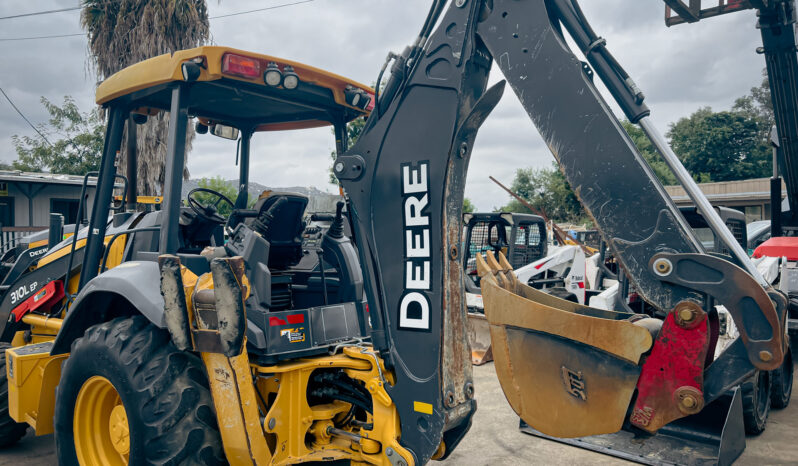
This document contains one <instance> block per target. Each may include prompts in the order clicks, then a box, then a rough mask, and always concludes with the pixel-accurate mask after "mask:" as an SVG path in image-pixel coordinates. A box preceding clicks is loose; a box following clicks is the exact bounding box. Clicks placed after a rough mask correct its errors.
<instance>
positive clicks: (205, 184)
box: [192, 176, 257, 217]
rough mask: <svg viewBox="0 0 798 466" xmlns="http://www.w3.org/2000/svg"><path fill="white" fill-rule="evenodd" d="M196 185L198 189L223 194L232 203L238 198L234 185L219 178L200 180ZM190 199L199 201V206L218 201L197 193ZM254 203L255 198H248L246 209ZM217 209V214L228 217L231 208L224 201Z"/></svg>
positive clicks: (210, 196) (212, 196)
mask: <svg viewBox="0 0 798 466" xmlns="http://www.w3.org/2000/svg"><path fill="white" fill-rule="evenodd" d="M197 184H198V185H199V187H200V188H205V189H212V190H214V191H216V192H219V193H221V194H224V195H225V196H227V198H228V199H230V200H231V201H233V202H235V201H236V198H237V197H238V191H237V190H236V187H235V185H234V184H233V183H230V182H228V181H226V180H225V179H224V178H222V177H221V176H214V177H213V178H208V177H205V178H200V179H199V180H198V181H197ZM192 197H193V198H194V199H196V200H197V201H199V203H200V204H213V203H215V202H216V201H217V200H218V198H217V197H216V196H214V195H212V194H208V193H197V194H195V195H194V196H192ZM256 201H257V199H256V198H253V197H252V196H249V197H248V198H247V207H248V208H250V207H252V206H253V205H255V202H256ZM217 209H218V211H219V213H220V214H221V215H224V216H225V217H226V216H228V215H230V212H232V208H231V207H230V205H229V204H228V203H226V202H224V201H222V202H220V203H219V205H218V207H217Z"/></svg>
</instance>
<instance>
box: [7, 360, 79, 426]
mask: <svg viewBox="0 0 798 466" xmlns="http://www.w3.org/2000/svg"><path fill="white" fill-rule="evenodd" d="M21 348H26V347H25V346H22V347H19V348H9V349H7V350H6V358H7V364H6V370H7V371H8V412H9V415H10V416H11V418H12V419H14V420H15V421H17V422H24V423H27V424H29V425H30V426H31V427H32V428H33V429H34V431H35V432H36V435H47V434H51V433H53V413H54V407H55V387H56V386H57V385H58V380H59V379H60V378H61V363H62V362H63V361H64V359H66V357H67V356H68V355H66V354H61V355H58V356H50V353H34V354H19V350H20V349H21Z"/></svg>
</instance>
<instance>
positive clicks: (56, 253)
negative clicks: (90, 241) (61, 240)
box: [36, 238, 86, 267]
mask: <svg viewBox="0 0 798 466" xmlns="http://www.w3.org/2000/svg"><path fill="white" fill-rule="evenodd" d="M83 246H86V238H83V239H78V241H77V243H76V244H75V251H77V250H78V249H80V248H82V247H83ZM70 251H72V243H69V244H67V245H65V246H63V247H61V248H59V249H53V250H50V251H47V255H45V256H44V257H42V258H41V259H39V263H38V264H37V265H36V266H37V267H44V266H45V265H47V264H49V263H50V262H55V261H57V260H58V259H60V258H62V257H64V256H66V255H67V254H69V252H70Z"/></svg>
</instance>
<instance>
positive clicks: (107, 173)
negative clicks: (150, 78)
mask: <svg viewBox="0 0 798 466" xmlns="http://www.w3.org/2000/svg"><path fill="white" fill-rule="evenodd" d="M127 113H128V111H127V108H124V107H111V109H110V112H109V115H108V129H107V130H106V134H105V147H104V148H103V156H102V160H101V161H100V173H99V175H98V177H97V191H96V193H95V196H94V205H93V206H92V209H91V220H90V221H89V231H88V240H87V241H86V255H85V257H84V258H83V267H82V272H81V274H80V286H79V287H78V289H83V286H84V285H85V284H86V283H88V282H89V280H91V279H92V278H94V277H96V276H97V272H98V269H99V268H100V259H101V258H102V255H103V239H104V238H105V228H106V226H107V225H108V214H109V212H110V209H111V202H112V200H113V199H112V197H113V194H114V185H115V184H116V153H117V151H119V147H120V145H121V144H122V130H123V129H124V127H125V121H126V120H127ZM76 228H77V227H76ZM76 234H77V230H76Z"/></svg>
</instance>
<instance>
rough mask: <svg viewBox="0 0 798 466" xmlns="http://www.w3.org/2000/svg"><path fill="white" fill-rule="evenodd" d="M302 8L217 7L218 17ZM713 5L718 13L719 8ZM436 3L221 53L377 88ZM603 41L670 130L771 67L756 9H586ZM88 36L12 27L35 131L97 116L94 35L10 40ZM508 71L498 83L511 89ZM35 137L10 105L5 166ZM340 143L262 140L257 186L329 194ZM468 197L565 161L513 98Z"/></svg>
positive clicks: (220, 28) (346, 11) (10, 85)
mask: <svg viewBox="0 0 798 466" xmlns="http://www.w3.org/2000/svg"><path fill="white" fill-rule="evenodd" d="M78 1H79V0H36V1H30V0H2V2H0V17H2V16H9V15H15V14H21V13H28V12H33V11H41V10H49V9H58V8H66V7H72V6H76V5H77V4H78ZM296 1H298V0H222V1H221V2H217V1H216V0H209V1H208V8H209V12H210V14H209V16H211V17H213V16H218V15H224V14H229V13H235V12H241V11H247V10H252V9H257V8H263V7H267V6H272V5H280V4H286V3H294V2H296ZM704 3H706V4H709V3H710V2H709V1H705V2H704ZM429 4H430V0H313V1H310V2H308V3H304V4H298V5H293V6H286V7H284V8H278V9H274V10H269V11H263V12H256V13H250V14H244V15H239V16H232V17H228V18H218V19H211V21H210V24H211V34H212V38H213V42H214V43H215V44H217V45H226V46H231V47H237V48H241V49H245V50H252V51H255V52H261V53H267V54H270V55H275V56H278V57H284V58H289V59H292V60H297V61H301V62H305V63H308V64H312V65H314V66H317V67H320V68H324V69H327V70H330V71H333V72H335V73H339V74H342V75H344V76H347V77H350V78H352V79H355V80H357V81H360V82H363V83H366V84H368V83H372V82H374V81H375V79H376V76H377V73H378V71H379V68H380V66H381V65H382V62H383V60H384V58H385V56H386V54H387V52H388V51H389V50H393V51H397V52H399V51H401V50H402V49H403V48H404V46H405V45H406V44H407V43H409V42H410V41H412V39H413V38H414V37H415V35H416V33H417V32H418V29H419V27H420V25H421V22H422V21H423V20H424V16H425V15H426V12H427V9H428V7H429ZM581 5H582V8H583V10H584V11H585V14H586V16H587V17H588V19H589V20H590V22H591V24H592V26H593V28H594V29H595V30H596V33H597V34H599V35H600V36H603V37H605V38H606V39H607V42H608V47H609V49H610V50H611V51H612V52H613V54H614V55H615V56H616V58H617V59H618V61H619V62H620V63H621V64H622V65H623V66H624V67H625V68H626V70H627V71H628V72H629V74H630V75H631V76H632V77H634V79H635V80H636V81H637V83H638V85H639V86H640V87H641V88H642V89H643V91H644V92H645V94H646V96H647V103H648V105H649V107H650V108H651V109H652V117H653V120H654V121H655V122H656V124H657V125H658V126H659V128H660V130H662V131H663V132H664V131H667V129H668V125H669V124H670V123H672V122H674V121H676V120H678V119H679V118H680V117H683V116H687V115H689V114H690V113H691V112H693V111H695V110H696V109H698V108H699V107H703V106H710V107H712V108H713V109H715V110H723V109H728V108H729V107H730V106H731V105H732V104H733V102H734V99H736V98H737V97H739V96H742V95H744V94H746V93H747V92H748V91H749V89H750V88H751V87H752V86H755V85H758V84H759V83H760V82H761V71H762V68H763V67H764V59H763V58H762V56H760V55H757V54H756V53H755V48H756V47H757V46H758V45H761V41H760V38H759V32H758V30H757V29H755V24H756V17H755V14H754V12H753V11H746V12H742V13H736V14H731V15H727V16H725V17H719V18H712V19H710V20H707V21H704V22H701V23H699V24H693V25H681V26H677V27H673V28H670V29H669V28H666V27H665V24H664V21H663V13H664V6H663V5H664V4H663V2H662V1H661V0H582V2H581ZM79 32H81V29H80V23H79V12H78V11H71V12H63V13H56V14H50V15H41V16H32V17H26V18H15V19H7V20H0V63H2V70H3V72H2V73H1V74H0V87H2V88H3V89H4V90H5V91H6V93H8V94H9V96H10V97H11V99H13V100H14V102H15V103H16V104H17V106H18V107H19V108H20V109H21V110H22V111H23V112H24V113H25V114H26V116H27V117H28V118H29V119H30V120H31V121H32V122H33V123H34V124H39V123H43V122H46V120H47V114H46V112H45V111H44V109H43V107H42V106H41V104H40V103H39V99H40V96H45V97H47V98H48V99H50V100H51V101H54V102H61V100H62V98H63V96H64V95H71V96H72V97H74V98H75V100H76V101H77V103H78V105H79V106H80V107H81V108H82V109H84V110H89V109H90V108H92V106H93V105H94V98H93V97H94V88H95V84H96V77H95V76H94V75H93V74H92V73H91V72H90V71H89V66H88V53H87V41H86V37H85V36H76V37H67V38H58V39H40V40H25V41H7V40H3V39H8V38H18V37H29V36H39V35H55V34H69V33H79ZM498 74H499V73H498V72H495V73H494V76H492V81H496V80H498V79H499V77H500V76H498ZM14 134H18V135H33V134H34V133H33V130H32V129H31V128H30V127H29V126H27V124H26V123H25V122H24V121H23V120H22V118H21V117H20V116H19V115H18V114H17V113H16V112H15V111H14V110H13V109H12V108H11V106H10V105H9V104H8V102H7V101H5V99H3V98H2V96H0V160H2V161H5V162H10V161H12V160H14V159H15V158H16V155H15V152H14V149H13V145H12V142H11V136H12V135H14ZM332 149H333V138H332V135H331V133H330V131H329V129H315V130H303V131H301V132H295V133H268V134H262V135H259V136H256V138H255V140H254V142H253V150H254V152H253V165H252V169H251V177H252V180H253V181H257V182H259V183H263V184H265V185H268V186H272V187H279V186H297V185H305V186H316V187H319V188H320V189H324V190H328V191H333V190H334V188H333V187H332V186H331V185H329V184H327V168H328V165H329V163H330V159H329V153H330V151H331V150H332ZM234 151H235V146H234V144H232V143H227V142H226V141H221V140H218V139H216V138H211V137H199V138H197V140H195V142H194V150H193V151H192V153H191V154H190V155H189V162H188V166H189V170H190V171H191V175H192V178H197V177H202V176H215V175H221V176H223V177H225V178H235V177H237V174H238V171H237V169H236V168H235V167H234V165H233V163H234V153H235V152H234ZM471 160H472V161H471V167H470V170H469V173H470V174H469V177H468V183H467V187H466V196H468V197H469V198H470V199H471V200H472V201H473V202H474V204H475V205H476V206H477V208H478V209H481V210H492V209H493V208H494V207H496V206H501V205H504V204H505V203H506V202H507V201H508V196H507V195H506V194H504V192H503V191H501V190H500V188H498V187H497V186H495V185H494V184H493V183H492V182H491V181H490V180H489V179H488V175H493V176H494V177H496V178H498V179H499V180H501V181H504V182H505V183H506V184H509V183H510V182H511V181H512V178H513V173H514V171H515V170H516V169H517V168H525V167H546V166H549V165H550V163H551V161H552V160H554V159H553V157H552V156H551V154H550V153H549V151H548V150H547V149H546V147H545V145H544V144H543V142H542V140H541V138H540V136H539V135H538V133H537V131H536V130H535V129H534V126H532V124H531V123H530V122H529V120H528V118H527V116H526V114H525V113H524V111H523V109H522V108H521V106H520V104H519V102H518V101H517V99H516V98H515V96H514V95H513V94H512V92H511V91H509V88H508V92H506V93H505V97H504V99H503V101H502V102H501V104H499V106H498V108H497V109H496V110H495V111H494V113H493V114H492V116H491V118H490V119H489V120H488V121H487V122H486V123H485V125H484V126H483V127H482V130H481V131H480V133H479V136H478V138H477V142H476V145H475V147H474V155H473V157H472V159H471Z"/></svg>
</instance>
